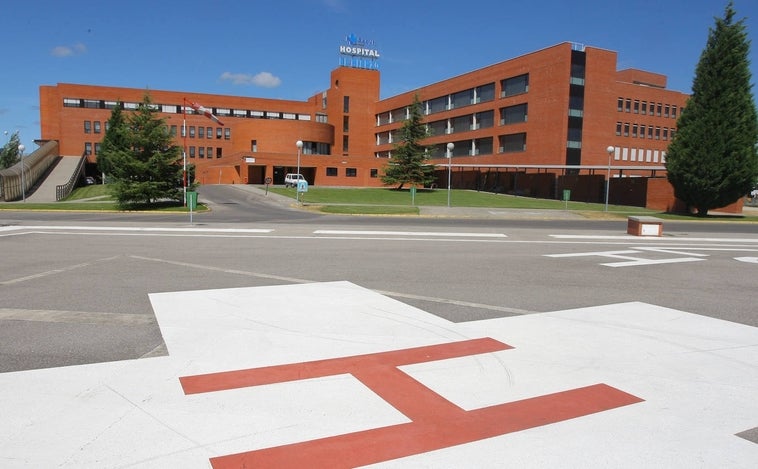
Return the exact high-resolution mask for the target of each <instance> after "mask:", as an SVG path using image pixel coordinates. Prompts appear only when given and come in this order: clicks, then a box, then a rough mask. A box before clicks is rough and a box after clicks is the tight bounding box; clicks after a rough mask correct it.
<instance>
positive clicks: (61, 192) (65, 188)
mask: <svg viewBox="0 0 758 469" xmlns="http://www.w3.org/2000/svg"><path fill="white" fill-rule="evenodd" d="M86 162H87V153H86V152H85V153H82V157H81V159H80V160H79V163H78V164H77V165H76V169H75V170H74V172H73V173H71V177H70V178H69V179H68V182H67V183H66V184H60V185H57V186H55V200H56V201H58V200H63V199H65V198H66V197H68V196H69V195H70V194H71V192H73V191H74V188H75V187H76V183H77V181H79V178H81V177H82V174H83V172H84V163H86Z"/></svg>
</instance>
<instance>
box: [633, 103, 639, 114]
mask: <svg viewBox="0 0 758 469" xmlns="http://www.w3.org/2000/svg"><path fill="white" fill-rule="evenodd" d="M633 109H634V113H635V114H639V113H640V102H639V101H637V100H634V108H633Z"/></svg>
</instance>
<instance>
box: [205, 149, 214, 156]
mask: <svg viewBox="0 0 758 469" xmlns="http://www.w3.org/2000/svg"><path fill="white" fill-rule="evenodd" d="M205 156H206V157H207V158H213V147H207V148H206V149H205Z"/></svg>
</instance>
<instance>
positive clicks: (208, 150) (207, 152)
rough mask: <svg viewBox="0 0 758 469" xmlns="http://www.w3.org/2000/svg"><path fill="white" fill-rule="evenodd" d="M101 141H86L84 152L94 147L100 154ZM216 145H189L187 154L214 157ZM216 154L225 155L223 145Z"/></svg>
mask: <svg viewBox="0 0 758 469" xmlns="http://www.w3.org/2000/svg"><path fill="white" fill-rule="evenodd" d="M100 145H101V144H100V142H95V143H94V144H93V143H92V142H85V143H84V154H85V155H91V154H92V150H93V148H94V150H95V155H99V154H100ZM213 148H214V147H194V146H190V147H187V156H189V157H190V158H195V156H197V157H198V158H213V155H214V149H213ZM215 155H216V158H221V157H222V156H224V154H223V149H222V148H221V147H216V149H215Z"/></svg>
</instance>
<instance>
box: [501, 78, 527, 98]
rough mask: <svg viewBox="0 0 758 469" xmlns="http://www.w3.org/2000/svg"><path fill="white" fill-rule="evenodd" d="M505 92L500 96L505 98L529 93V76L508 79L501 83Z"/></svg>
mask: <svg viewBox="0 0 758 469" xmlns="http://www.w3.org/2000/svg"><path fill="white" fill-rule="evenodd" d="M500 86H501V87H502V89H503V91H502V92H501V94H500V96H501V97H503V98H505V97H508V96H514V95H517V94H521V93H526V92H528V91H529V74H525V75H519V76H517V77H513V78H506V79H505V80H502V81H501V82H500Z"/></svg>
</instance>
